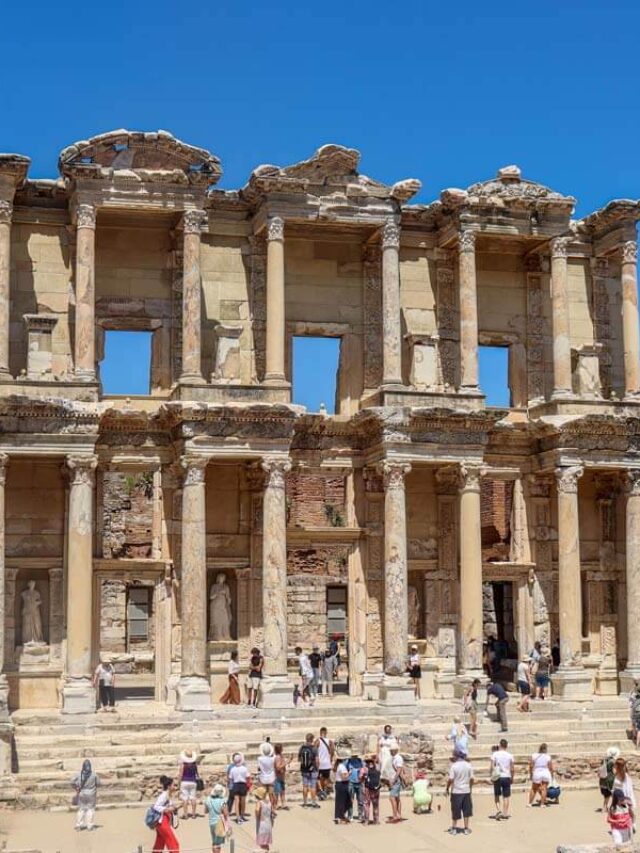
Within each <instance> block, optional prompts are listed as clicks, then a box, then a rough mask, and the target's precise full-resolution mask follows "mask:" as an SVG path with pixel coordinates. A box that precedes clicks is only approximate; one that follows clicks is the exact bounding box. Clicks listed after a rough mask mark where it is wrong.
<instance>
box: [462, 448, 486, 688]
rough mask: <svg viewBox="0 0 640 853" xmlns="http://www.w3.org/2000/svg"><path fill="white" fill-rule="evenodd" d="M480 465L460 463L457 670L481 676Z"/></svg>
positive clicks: (471, 676)
mask: <svg viewBox="0 0 640 853" xmlns="http://www.w3.org/2000/svg"><path fill="white" fill-rule="evenodd" d="M481 477H482V466H481V465H478V464H469V465H461V466H460V624H459V629H458V633H459V637H458V647H459V673H460V675H461V676H463V677H464V678H465V679H468V678H478V677H481V676H482V641H483V624H482V539H481V535H480V531H481V524H482V522H481V516H480V481H481Z"/></svg>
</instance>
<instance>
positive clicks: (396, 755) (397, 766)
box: [387, 742, 404, 823]
mask: <svg viewBox="0 0 640 853" xmlns="http://www.w3.org/2000/svg"><path fill="white" fill-rule="evenodd" d="M391 767H392V768H393V777H392V778H391V779H390V781H389V800H390V802H391V817H390V818H387V823H400V821H401V820H402V804H401V802H400V794H401V792H402V786H403V773H404V758H403V757H402V756H401V755H400V751H399V749H398V744H397V742H396V743H395V744H393V745H392V747H391Z"/></svg>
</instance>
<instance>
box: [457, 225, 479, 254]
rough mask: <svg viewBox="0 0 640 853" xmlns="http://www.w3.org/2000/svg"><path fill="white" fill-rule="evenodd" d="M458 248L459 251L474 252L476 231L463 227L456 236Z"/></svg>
mask: <svg viewBox="0 0 640 853" xmlns="http://www.w3.org/2000/svg"><path fill="white" fill-rule="evenodd" d="M458 249H459V251H461V252H475V250H476V232H475V231H472V230H471V229H470V228H465V229H464V230H463V231H461V232H460V234H459V236H458Z"/></svg>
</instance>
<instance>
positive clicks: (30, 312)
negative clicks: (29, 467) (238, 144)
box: [0, 131, 640, 416]
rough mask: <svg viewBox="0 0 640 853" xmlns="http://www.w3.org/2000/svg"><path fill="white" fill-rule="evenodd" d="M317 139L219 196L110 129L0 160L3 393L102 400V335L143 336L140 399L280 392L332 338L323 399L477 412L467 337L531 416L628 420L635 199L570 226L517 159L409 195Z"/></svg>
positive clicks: (197, 158) (567, 204) (173, 143)
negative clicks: (505, 364) (309, 346)
mask: <svg viewBox="0 0 640 853" xmlns="http://www.w3.org/2000/svg"><path fill="white" fill-rule="evenodd" d="M358 163H359V153H358V152H357V151H355V150H353V149H348V148H344V147H342V146H338V145H326V146H324V147H322V148H320V149H319V150H318V151H317V152H316V153H315V154H314V155H313V156H312V157H310V158H309V159H308V160H306V161H303V162H301V163H297V164H295V165H293V166H288V167H285V168H280V167H277V166H270V165H266V166H260V167H258V168H257V169H255V170H254V171H253V172H252V174H251V175H250V177H249V180H248V181H247V183H246V185H245V186H244V187H243V188H242V189H240V190H238V191H224V190H219V189H216V188H215V185H216V183H217V181H218V180H219V178H220V176H221V173H222V170H221V165H220V161H219V160H218V158H217V157H215V156H214V155H212V154H210V153H209V152H208V151H206V150H204V149H201V148H197V147H194V146H192V145H188V144H185V143H183V142H180V141H178V140H177V139H175V138H174V137H173V136H171V135H170V134H168V133H165V132H162V131H158V132H156V133H138V132H129V131H115V132H112V133H107V134H103V135H101V136H97V137H94V138H92V139H89V140H87V141H81V142H77V143H75V144H74V145H71V146H69V147H68V148H66V149H64V150H63V151H62V153H61V154H60V159H59V169H60V177H59V178H57V179H55V180H30V179H29V178H28V167H29V160H28V158H27V157H23V156H19V155H13V154H5V155H0V396H5V397H6V396H10V395H24V396H35V397H51V396H55V397H67V398H70V399H76V400H87V401H92V400H97V399H99V398H100V396H101V385H100V374H99V363H100V360H101V358H102V350H103V342H104V336H105V332H107V331H109V330H140V331H148V332H152V334H153V346H152V359H151V378H150V398H151V401H150V402H149V403H147V404H145V405H148V406H149V407H153V406H154V405H155V404H154V402H153V400H154V399H155V400H156V401H157V402H158V403H159V402H160V401H162V400H168V399H173V400H184V401H186V400H194V401H201V402H215V403H223V402H227V401H246V402H256V401H261V402H273V403H286V402H289V401H290V399H291V384H290V383H291V371H292V368H291V358H292V347H291V341H292V338H293V337H294V336H297V335H318V336H331V337H337V338H339V339H340V341H341V347H340V364H339V371H338V382H337V398H338V399H337V401H336V411H337V412H338V413H339V414H340V415H346V416H351V415H354V414H355V413H356V412H357V411H359V410H360V409H361V408H363V407H369V406H380V405H402V406H418V407H430V406H431V407H438V408H442V407H456V408H464V409H467V410H473V409H478V408H482V407H483V405H484V396H483V393H482V388H481V387H480V385H479V380H478V347H479V346H481V345H492V346H502V347H506V348H508V352H509V386H510V394H511V404H512V407H513V408H515V409H523V410H525V409H526V410H528V412H529V414H531V415H533V416H535V415H538V414H539V415H553V414H589V413H602V414H609V413H615V412H620V413H622V414H625V413H633V414H635V413H636V406H637V405H638V404H639V403H640V343H639V332H638V303H637V263H636V260H637V245H636V222H637V220H638V219H640V202H638V201H629V200H617V201H612V202H610V203H609V204H608V205H606V207H604V208H603V209H601V210H598V211H596V212H594V213H593V214H591V215H589V216H587V217H585V218H584V219H581V220H577V221H576V220H574V219H572V213H573V209H574V204H575V200H574V199H573V198H572V197H570V196H565V195H562V194H561V193H558V192H554V191H553V190H551V189H548V188H547V187H544V186H542V185H541V184H537V183H534V182H531V181H529V180H525V179H523V178H522V176H521V174H520V170H519V169H518V168H517V167H515V166H510V167H507V168H504V169H501V170H500V171H499V172H498V174H497V176H496V178H494V179H492V180H488V181H485V182H482V183H477V184H474V185H472V186H471V187H469V188H468V189H467V190H460V189H447V190H445V191H443V192H442V193H441V195H440V197H439V199H438V200H436V201H434V202H433V203H431V204H428V205H417V204H412V203H411V199H412V197H413V196H414V195H415V194H416V192H417V191H418V190H419V189H420V182H419V181H417V180H413V179H410V180H401V181H398V182H397V183H395V184H393V185H391V186H389V185H385V184H383V183H380V182H378V181H375V180H372V179H370V178H368V177H366V176H364V175H362V174H360V173H359V172H358Z"/></svg>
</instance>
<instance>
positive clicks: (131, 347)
mask: <svg viewBox="0 0 640 853" xmlns="http://www.w3.org/2000/svg"><path fill="white" fill-rule="evenodd" d="M152 335H153V332H124V331H115V330H112V331H106V332H105V336H104V359H103V360H102V361H101V362H100V379H101V381H102V393H103V394H117V395H121V394H127V395H132V396H135V395H138V396H140V395H147V394H150V393H151V338H152Z"/></svg>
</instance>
